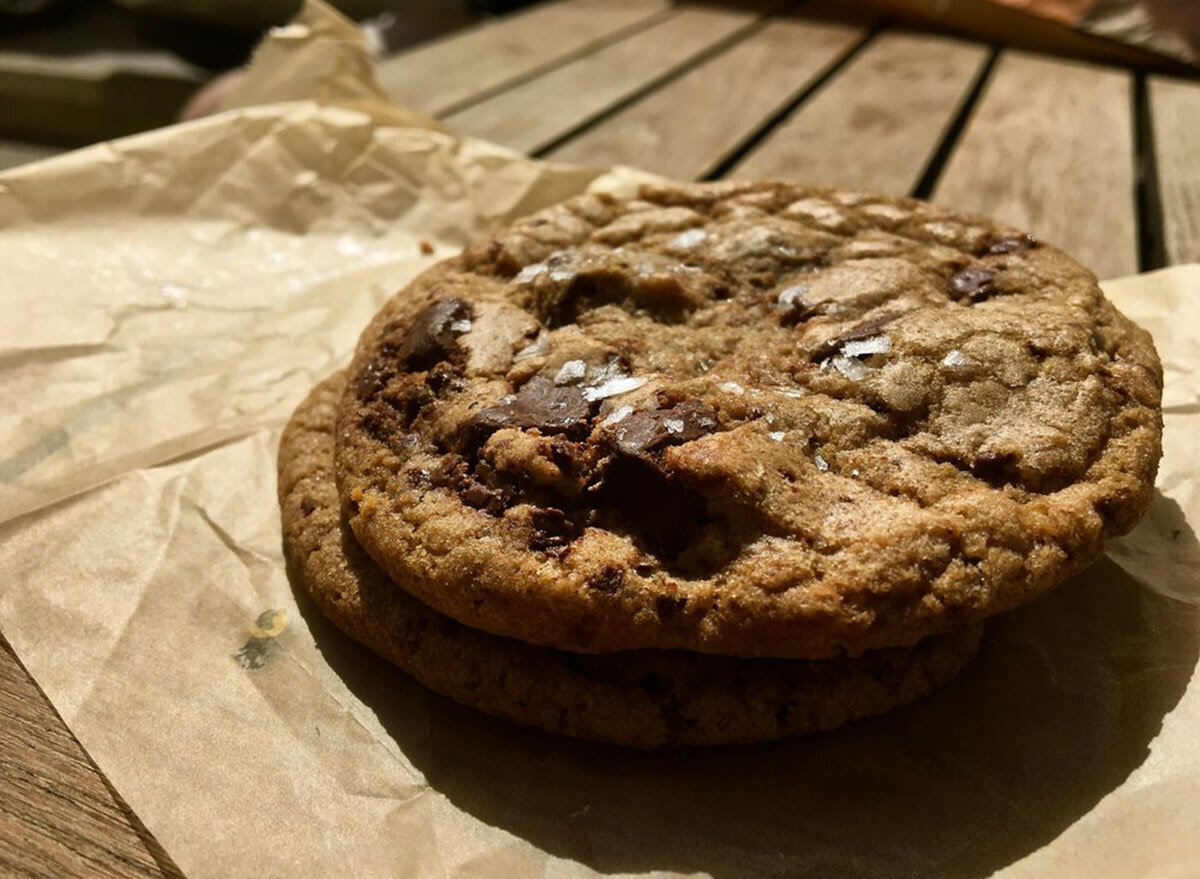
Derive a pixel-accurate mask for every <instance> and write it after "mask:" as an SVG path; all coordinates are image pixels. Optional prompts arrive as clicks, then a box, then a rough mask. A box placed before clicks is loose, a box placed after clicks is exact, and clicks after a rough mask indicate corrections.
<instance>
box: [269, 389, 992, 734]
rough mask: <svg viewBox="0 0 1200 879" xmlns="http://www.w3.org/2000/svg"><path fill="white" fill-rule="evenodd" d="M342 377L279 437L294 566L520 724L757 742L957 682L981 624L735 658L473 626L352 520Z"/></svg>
mask: <svg viewBox="0 0 1200 879" xmlns="http://www.w3.org/2000/svg"><path fill="white" fill-rule="evenodd" d="M344 381H345V379H344V376H343V375H341V374H338V375H336V376H334V377H332V378H330V379H327V380H326V381H325V382H323V383H322V384H320V385H318V386H317V387H316V388H315V389H314V390H313V392H312V393H311V394H309V396H308V398H307V399H306V400H305V401H304V402H303V403H302V404H301V405H300V406H299V408H297V410H296V412H295V413H294V414H293V416H292V419H291V421H290V422H289V423H288V426H287V428H286V429H285V430H284V433H283V438H282V440H281V441H280V447H279V503H280V508H281V511H282V519H283V534H284V543H285V547H286V550H287V553H288V555H289V558H290V561H291V562H292V566H293V570H294V571H295V575H296V576H297V578H298V579H299V580H300V582H301V584H302V585H303V586H304V589H305V590H306V591H307V592H308V594H309V595H311V596H312V598H313V601H314V602H315V603H316V604H317V606H318V607H319V608H320V610H321V611H322V612H323V613H324V614H325V615H326V616H327V617H329V618H330V619H331V620H332V621H333V622H334V623H335V624H336V625H337V626H338V628H340V629H341V630H342V631H344V632H345V633H346V634H347V635H349V636H350V637H351V638H354V639H355V640H357V641H359V642H361V643H362V644H365V645H366V646H367V647H369V648H370V649H371V650H373V651H374V652H375V653H377V654H379V655H380V656H382V657H383V658H384V659H387V660H389V661H390V662H392V663H394V664H395V665H397V666H399V667H400V668H402V669H403V670H404V671H406V672H408V673H409V674H410V675H412V676H413V677H414V678H416V679H417V680H418V681H420V682H421V683H422V684H424V685H425V686H426V687H428V688H429V689H431V690H434V691H436V692H438V693H441V694H443V695H446V696H449V697H450V698H451V699H453V700H454V701H456V702H459V703H460V704H462V705H466V706H469V707H472V708H476V709H478V710H480V711H484V712H487V713H488V714H492V715H495V716H497V717H502V718H505V719H507V720H510V721H513V722H515V723H520V724H525V725H527V726H535V727H539V728H541V729H543V730H546V731H548V732H553V733H560V734H563V735H569V736H576V737H579V738H585V739H594V740H598V741H605V742H612V743H615V744H622V745H631V746H634V747H639V748H657V747H662V746H665V745H715V744H735V743H746V742H759V741H766V740H769V739H778V738H783V737H785V736H791V735H797V734H800V733H806V732H815V731H818V730H827V729H832V728H833V727H836V726H840V725H841V724H843V723H846V722H847V721H851V720H855V719H858V718H862V717H869V716H871V715H875V714H881V713H883V712H885V711H887V710H889V709H891V708H894V707H896V706H899V705H904V704H906V703H908V702H912V701H913V700H915V699H917V698H919V697H920V696H923V695H925V694H926V693H928V692H930V691H931V690H933V689H935V688H936V687H938V686H940V685H942V684H944V683H946V682H947V681H949V680H950V679H951V678H953V677H954V675H955V674H956V673H957V672H958V671H959V670H960V669H961V668H962V667H963V666H964V665H965V664H966V663H967V662H968V661H969V660H970V659H971V657H972V656H974V654H975V651H976V649H977V647H978V644H979V628H978V627H974V628H968V629H964V630H963V631H961V632H956V633H952V634H949V635H943V636H939V637H936V638H928V639H926V640H925V641H922V642H921V643H919V644H917V645H915V646H913V647H905V648H890V649H886V650H877V651H873V652H871V653H867V654H864V655H862V656H860V657H857V658H855V659H825V660H792V659H737V658H733V657H723V656H710V655H702V654H695V653H686V652H681V651H666V650H663V651H659V650H640V651H629V652H625V653H610V654H587V655H585V654H575V653H567V652H563V651H558V650H551V649H548V648H544V647H537V646H533V645H530V644H525V643H523V642H521V641H514V640H512V639H509V638H503V637H500V636H496V635H491V634H488V633H486V632H481V631H478V630H476V629H472V628H469V627H467V626H464V625H462V624H461V623H458V622H456V621H455V620H453V619H451V618H449V617H447V616H444V615H442V614H440V613H438V612H437V611H434V610H432V609H431V608H429V607H428V606H426V605H424V604H422V603H421V602H419V601H418V600H417V599H415V598H413V597H412V596H410V595H409V594H408V593H407V592H405V591H404V590H403V589H401V588H400V587H399V586H397V585H396V584H395V583H393V582H392V581H391V580H390V579H389V578H388V576H387V575H386V574H385V573H383V571H382V570H381V569H380V568H379V567H377V566H376V565H375V563H374V562H373V561H372V560H371V559H370V557H369V556H368V555H367V554H366V552H365V551H364V550H363V549H362V548H361V547H360V546H359V545H358V543H357V542H356V541H355V539H354V536H353V534H352V533H351V531H350V529H349V528H348V527H347V526H346V525H345V523H344V521H343V520H342V517H341V511H340V505H339V502H338V494H337V487H336V485H335V483H334V477H333V444H334V440H333V429H334V424H335V422H336V413H337V406H338V402H339V400H340V398H341V392H342V388H343V385H344Z"/></svg>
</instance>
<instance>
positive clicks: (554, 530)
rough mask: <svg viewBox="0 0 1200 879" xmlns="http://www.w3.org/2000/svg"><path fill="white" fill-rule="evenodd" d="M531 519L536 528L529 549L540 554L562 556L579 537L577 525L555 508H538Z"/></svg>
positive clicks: (531, 515)
mask: <svg viewBox="0 0 1200 879" xmlns="http://www.w3.org/2000/svg"><path fill="white" fill-rule="evenodd" d="M529 519H530V521H531V522H532V523H533V528H534V534H533V537H531V538H530V540H529V548H530V549H533V550H536V551H538V552H545V553H547V554H549V555H552V556H562V555H564V554H565V553H566V552H567V551H568V550H569V549H570V547H571V541H572V540H574V539H575V538H576V537H578V536H579V529H578V528H577V527H576V526H575V523H574V522H572V521H571V520H570V519H568V518H567V514H566V513H564V512H563V511H562V510H560V509H557V508H555V507H536V508H534V510H533V511H532V512H531V513H530V514H529ZM589 585H590V584H589Z"/></svg>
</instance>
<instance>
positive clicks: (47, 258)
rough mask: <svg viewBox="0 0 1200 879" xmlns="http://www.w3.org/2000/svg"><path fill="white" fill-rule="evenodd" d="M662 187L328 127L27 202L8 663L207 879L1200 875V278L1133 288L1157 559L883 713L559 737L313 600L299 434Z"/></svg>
mask: <svg viewBox="0 0 1200 879" xmlns="http://www.w3.org/2000/svg"><path fill="white" fill-rule="evenodd" d="M293 36H294V33H293ZM314 39H317V37H314ZM298 48H305V49H306V50H307V49H309V48H311V43H309V42H306V41H301V42H300V44H299V46H298ZM289 57H293V56H291V55H290V54H288V53H284V55H283V56H282V58H277V60H276V61H274V62H272V63H273V64H279V63H287V58H289ZM259 61H260V62H262V56H260V59H259ZM346 69H347V70H350V71H352V73H351V74H349V75H353V76H358V75H359V73H358V72H354V71H357V70H358V68H356V67H354V66H353V65H351V66H350V67H348V68H346ZM268 73H270V71H268ZM331 75H340V74H337V73H336V71H335V72H334V73H333V74H331ZM353 87H354V86H353V83H343V84H342V86H339V88H342V89H346V88H353ZM289 97H291V95H289ZM635 179H636V175H635V174H633V173H631V172H627V171H615V172H608V173H602V172H600V171H596V170H585V169H578V168H570V167H562V166H553V165H548V164H545V163H541V162H534V161H531V160H528V159H525V158H523V157H520V156H518V155H515V154H513V153H510V152H508V151H506V150H503V149H501V148H499V147H495V146H492V145H489V144H486V143H481V142H477V141H472V140H467V139H456V138H454V137H452V136H450V135H448V134H444V133H440V132H437V131H431V130H426V129H421V128H418V127H412V126H400V125H397V124H394V123H393V122H392V121H389V116H388V112H384V111H381V112H376V111H374V110H371V109H369V108H364V107H352V108H347V107H342V106H332V105H328V104H319V103H313V102H300V103H290V104H275V105H271V106H259V107H245V108H242V109H237V110H234V111H231V112H228V113H225V114H223V115H220V116H217V117H213V118H209V119H205V120H201V121H198V122H193V123H189V124H186V125H180V126H176V127H173V128H169V129H165V130H162V131H157V132H152V133H149V134H145V135H141V136H138V137H133V138H128V139H125V140H122V141H118V142H116V143H112V144H105V145H101V146H97V147H93V148H91V149H87V150H83V151H80V152H77V153H73V154H70V155H67V156H64V157H61V158H57V159H53V160H50V161H47V162H43V163H40V164H36V165H32V166H27V167H25V168H22V169H18V170H16V171H12V172H9V173H7V174H4V175H0V255H2V262H3V265H4V266H5V273H4V279H3V281H2V282H0V284H3V293H4V296H3V301H4V303H5V312H4V314H5V320H4V321H2V322H0V400H2V405H0V413H3V414H2V415H0V449H2V450H3V451H0V571H3V575H4V576H3V577H0V629H2V630H3V632H4V634H5V636H6V637H7V638H8V639H9V641H10V642H11V643H12V645H13V648H14V649H15V650H16V652H17V654H18V655H19V656H20V657H21V659H22V660H23V661H24V663H25V665H26V667H27V668H28V669H29V670H30V672H31V674H32V675H33V676H34V677H35V678H36V679H37V681H38V682H39V683H40V684H41V686H42V688H43V689H44V691H45V692H46V694H47V695H48V696H49V698H50V699H51V701H52V702H53V703H54V705H55V706H56V708H57V709H58V710H59V712H60V713H61V714H62V716H63V718H64V719H65V720H66V722H67V723H68V725H69V726H70V727H71V729H72V730H73V731H74V732H75V734H76V735H77V736H78V737H79V739H80V740H81V742H82V743H83V745H84V746H85V747H86V748H87V749H88V751H89V752H90V753H91V755H92V756H93V757H94V759H95V760H96V762H97V763H98V765H99V766H100V768H101V769H102V770H103V771H104V772H105V773H106V774H107V775H108V777H109V778H110V779H111V781H112V782H113V784H114V785H115V787H116V788H117V790H119V791H120V792H121V794H122V795H123V796H124V797H125V799H126V800H127V801H128V802H129V804H130V805H131V806H132V808H133V809H134V810H135V811H136V812H137V814H138V815H139V817H140V818H141V819H142V820H143V821H144V823H145V824H146V825H147V827H148V828H149V829H150V830H151V831H152V832H153V833H154V834H155V836H156V837H157V838H158V839H159V841H160V842H161V843H162V844H163V846H164V847H165V849H166V850H167V852H168V853H169V854H170V855H171V856H172V857H173V858H174V859H175V861H176V862H177V863H178V864H179V865H180V867H181V868H182V869H183V871H184V872H185V873H186V874H187V875H188V876H190V877H193V879H204V877H222V876H230V875H245V874H254V875H257V876H261V877H272V876H281V877H293V876H296V875H302V876H342V875H346V874H349V875H354V876H364V877H366V876H398V877H407V876H413V877H417V876H419V877H422V879H427V877H455V879H467V877H500V876H503V877H515V879H525V877H551V876H552V877H594V876H632V875H636V876H648V875H649V876H683V875H686V876H706V877H714V879H743V877H789V879H790V877H800V876H814V877H824V876H855V877H885V876H886V877H892V876H898V875H916V876H939V877H962V879H974V877H983V876H988V875H991V874H993V873H996V874H997V875H1000V876H1004V877H1024V876H1038V877H1046V876H1050V877H1058V876H1063V877H1068V876H1070V877H1073V876H1081V875H1086V876H1094V877H1104V876H1112V877H1118V876H1119V877H1126V876H1146V877H1182V876H1191V875H1197V874H1200V808H1198V806H1197V804H1198V803H1200V742H1198V741H1197V737H1196V730H1197V729H1198V728H1200V677H1198V676H1197V660H1198V657H1200V608H1198V605H1200V574H1198V573H1197V572H1198V571H1200V566H1198V563H1200V546H1198V544H1197V538H1196V529H1197V527H1198V525H1197V523H1200V496H1198V494H1197V488H1196V463H1195V458H1194V451H1193V447H1192V443H1193V440H1192V437H1194V436H1195V435H1196V433H1197V429H1198V428H1200V420H1198V418H1197V416H1198V415H1200V391H1198V389H1197V382H1196V372H1197V369H1198V367H1200V355H1198V354H1197V352H1198V351H1200V345H1198V344H1197V343H1198V342H1200V339H1198V338H1197V336H1198V335H1200V329H1198V328H1200V266H1185V267H1180V268H1175V269H1170V270H1166V271H1161V272H1157V273H1154V274H1151V275H1147V276H1144V277H1139V278H1130V279H1125V280H1120V281H1114V282H1111V283H1109V284H1107V285H1106V289H1107V291H1108V292H1109V294H1110V295H1111V296H1112V297H1113V299H1114V300H1115V301H1116V302H1117V304H1118V305H1119V306H1120V307H1121V308H1122V309H1124V310H1125V311H1126V313H1128V314H1129V315H1130V316H1132V317H1133V318H1135V319H1136V320H1138V321H1139V322H1141V323H1142V324H1143V325H1144V326H1146V327H1148V328H1149V329H1150V330H1151V331H1152V332H1153V333H1154V336H1155V339H1156V341H1157V344H1158V346H1159V350H1160V353H1161V355H1162V358H1163V362H1164V365H1165V367H1166V372H1167V387H1166V394H1165V399H1164V408H1165V417H1166V425H1167V428H1166V453H1165V456H1164V459H1163V464H1162V468H1161V472H1160V476H1159V481H1158V489H1159V491H1158V493H1157V494H1156V497H1155V500H1154V504H1153V506H1152V507H1151V510H1150V512H1149V514H1148V515H1147V516H1146V519H1145V520H1144V522H1143V523H1142V525H1141V526H1139V528H1138V529H1137V530H1136V531H1135V532H1134V533H1133V534H1132V535H1131V536H1130V537H1128V538H1125V539H1123V540H1120V541H1117V542H1115V543H1114V545H1113V546H1112V547H1111V549H1110V551H1109V553H1108V557H1107V558H1106V559H1104V560H1102V561H1101V562H1099V563H1098V564H1097V565H1095V566H1094V567H1093V568H1092V569H1091V570H1089V571H1088V572H1086V573H1085V574H1083V575H1082V576H1080V577H1078V578H1076V579H1075V580H1073V581H1072V582H1069V583H1067V584H1066V585H1064V586H1063V587H1062V588H1061V589H1059V590H1058V591H1056V592H1055V593H1054V594H1052V595H1050V596H1048V597H1047V598H1045V599H1043V600H1041V601H1039V602H1037V603H1035V604H1033V605H1031V606H1029V607H1026V608H1024V609H1022V610H1019V611H1017V612H1016V613H1013V614H1011V615H1009V616H1008V617H1006V618H1004V619H1001V620H999V621H997V623H996V625H995V626H994V628H993V630H992V632H991V635H990V637H989V638H988V639H987V642H986V643H985V646H984V649H983V652H982V654H981V656H980V658H979V659H978V660H977V661H976V662H975V663H974V664H973V665H972V666H971V667H970V668H968V670H967V671H966V672H965V673H964V674H963V675H962V676H961V678H960V679H959V680H958V681H957V682H955V683H954V684H953V685H951V686H950V687H948V688H946V689H945V690H944V691H942V692H940V693H938V694H935V695H934V696H932V697H930V698H928V699H926V700H924V701H922V702H921V703H919V704H917V705H914V706H912V707H910V708H907V709H904V710H901V711H897V712H894V713H892V714H890V715H888V716H885V717H883V718H880V719H877V720H873V721H868V722H864V723H858V724H854V725H852V726H849V727H847V728H844V729H842V730H839V731H836V732H833V733H829V734H824V735H819V736H812V737H808V738H803V739H799V740H794V741H789V742H782V743H778V744H773V745H767V746H756V747H744V748H730V749H702V750H691V751H674V752H665V753H656V754H644V753H635V752H629V751H626V750H622V749H619V748H613V747H606V746H599V745H592V744H588V743H583V742H575V741H570V740H565V739H558V738H554V737H551V736H547V735H544V734H541V733H537V732H533V731H529V730H523V729H519V728H516V727H513V726H510V725H507V724H505V723H503V722H500V721H495V720H492V719H490V718H487V717H484V716H481V715H478V714H476V713H474V712H471V711H468V710H465V709H461V708H458V707H457V706H455V705H453V704H452V703H449V702H448V701H447V700H445V699H442V698H440V697H438V696H435V695H433V694H430V693H428V692H426V691H424V690H423V689H422V688H421V687H419V686H418V685H416V684H415V683H413V682H412V681H411V680H409V679H408V678H406V677H405V676H404V675H402V674H401V673H400V672H398V671H397V670H395V669H393V668H391V667H390V666H388V665H387V664H385V663H383V662H382V661H380V660H378V659H376V658H375V657H374V656H372V655H371V654H369V653H368V652H367V651H366V650H364V649H362V648H360V647H358V646H357V645H356V644H354V643H352V642H350V641H348V640H347V639H346V638H344V637H342V636H341V635H340V634H339V633H338V632H337V631H336V630H335V629H334V628H333V627H332V626H331V625H330V624H329V623H327V622H326V621H325V620H324V619H323V618H322V617H321V616H320V614H318V613H317V612H316V611H315V609H314V608H313V607H312V606H311V604H310V603H309V602H308V601H307V600H306V599H305V598H304V596H303V595H302V594H298V593H296V592H295V591H293V589H292V587H291V585H290V584H289V581H288V578H287V574H286V571H285V569H284V565H283V560H282V554H281V543H280V532H279V522H278V512H277V509H276V504H275V489H274V481H275V449H276V444H277V442H278V437H279V430H280V427H281V426H282V423H283V421H284V420H285V418H286V417H287V415H288V413H289V412H290V410H291V409H292V407H293V406H294V405H295V404H296V403H297V402H298V401H299V400H300V399H301V398H302V397H303V396H304V394H305V393H306V392H307V391H308V389H309V388H310V387H311V386H312V385H313V384H314V383H315V382H316V381H317V380H319V379H320V378H321V377H322V376H324V375H325V374H327V373H329V372H330V371H332V370H333V369H335V368H337V367H338V366H339V365H340V364H342V363H343V362H345V360H346V359H347V357H348V355H349V353H350V351H351V348H352V346H353V344H354V341H355V339H356V337H357V334H358V332H359V331H360V330H361V328H362V327H363V326H364V325H365V323H366V322H367V320H368V319H369V318H370V316H371V315H372V314H373V312H374V311H375V310H376V309H377V308H378V306H379V305H380V304H381V303H382V302H383V301H384V299H385V298H386V297H387V296H389V295H390V294H391V293H392V292H393V291H395V290H396V289H397V288H398V287H400V286H401V285H403V284H404V283H405V282H406V281H407V280H408V279H409V278H411V277H412V276H413V275H414V274H416V273H417V272H418V271H420V270H421V269H423V268H425V267H426V266H428V265H430V264H431V263H432V262H434V261H435V260H437V259H440V258H442V257H445V256H447V255H449V254H451V253H454V252H455V251H456V250H457V249H459V248H460V247H462V246H463V245H464V244H465V243H466V242H468V241H469V240H471V239H473V238H475V237H477V236H479V235H481V234H483V233H484V232H486V231H487V230H489V229H491V228H494V227H495V226H496V225H498V224H500V223H503V222H505V221H507V220H508V219H510V218H512V217H514V216H517V215H520V214H523V213H526V212H528V211H530V210H533V209H535V208H537V207H540V206H542V205H545V204H547V203H550V202H553V201H556V200H559V199H561V198H563V197H566V196H568V195H570V194H573V193H576V192H579V191H581V190H583V189H585V188H587V187H605V188H610V189H612V188H617V189H620V188H623V187H628V186H629V185H630V183H631V182H632V181H634V180H635ZM423 245H429V246H432V248H433V250H434V252H433V253H432V254H426V253H424V252H423V251H424V250H427V249H428V247H427V246H423Z"/></svg>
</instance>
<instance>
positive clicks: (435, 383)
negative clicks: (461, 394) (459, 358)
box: [425, 360, 467, 396]
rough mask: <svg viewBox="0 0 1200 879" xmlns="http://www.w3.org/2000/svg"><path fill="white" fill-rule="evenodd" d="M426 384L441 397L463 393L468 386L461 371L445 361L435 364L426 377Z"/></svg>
mask: <svg viewBox="0 0 1200 879" xmlns="http://www.w3.org/2000/svg"><path fill="white" fill-rule="evenodd" d="M425 384H426V385H427V386H428V387H429V390H431V391H433V392H434V393H435V394H437V395H439V396H440V395H442V394H445V393H447V392H452V391H461V390H463V389H464V388H465V387H466V386H467V383H466V382H465V381H464V380H463V378H462V374H461V372H460V371H459V369H458V368H457V367H456V366H454V365H453V364H451V363H448V362H447V361H445V360H443V361H442V362H441V363H435V364H434V366H433V368H432V369H430V370H429V373H428V375H426V376H425Z"/></svg>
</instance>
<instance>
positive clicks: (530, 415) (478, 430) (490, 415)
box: [466, 375, 592, 446]
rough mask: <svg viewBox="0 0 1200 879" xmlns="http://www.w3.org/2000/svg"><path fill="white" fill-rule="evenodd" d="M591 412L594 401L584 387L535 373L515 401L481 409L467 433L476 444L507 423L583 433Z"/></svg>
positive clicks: (522, 387)
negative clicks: (590, 400) (555, 382)
mask: <svg viewBox="0 0 1200 879" xmlns="http://www.w3.org/2000/svg"><path fill="white" fill-rule="evenodd" d="M591 415H592V404H591V403H589V402H588V400H587V398H586V397H585V396H584V391H583V389H582V388H579V387H577V386H575V385H563V386H559V385H556V384H554V382H553V380H551V379H550V378H548V377H547V376H544V375H535V376H534V377H533V378H531V379H530V380H529V381H527V382H526V383H525V384H523V385H522V386H521V389H520V390H519V391H517V393H516V396H515V397H513V399H512V401H511V402H509V403H502V404H501V405H499V406H489V407H488V408H487V409H481V410H480V411H479V412H477V413H476V414H475V415H474V416H473V417H472V418H471V422H470V424H469V425H468V428H467V431H466V433H467V435H468V436H469V437H470V440H471V443H472V444H473V445H476V446H478V445H482V443H483V442H484V440H486V439H487V438H488V437H489V436H491V435H492V434H493V433H495V432H496V431H497V430H501V429H503V428H505V427H519V428H522V429H530V428H532V429H535V430H538V431H541V432H542V433H544V434H553V433H565V434H568V435H570V436H580V435H582V434H585V433H586V432H587V428H588V420H589V419H590V418H591Z"/></svg>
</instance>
